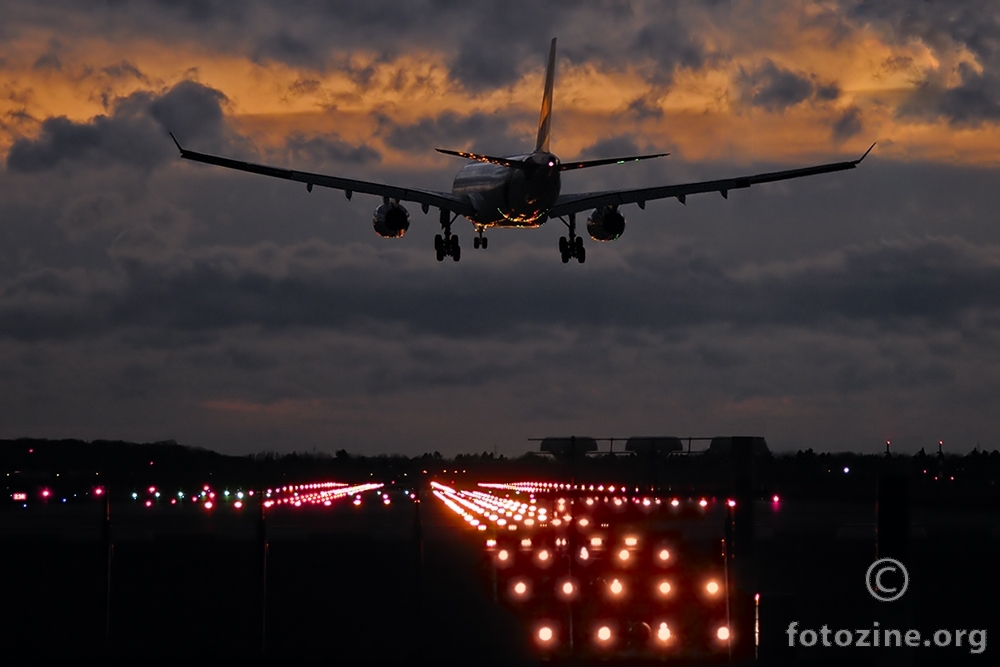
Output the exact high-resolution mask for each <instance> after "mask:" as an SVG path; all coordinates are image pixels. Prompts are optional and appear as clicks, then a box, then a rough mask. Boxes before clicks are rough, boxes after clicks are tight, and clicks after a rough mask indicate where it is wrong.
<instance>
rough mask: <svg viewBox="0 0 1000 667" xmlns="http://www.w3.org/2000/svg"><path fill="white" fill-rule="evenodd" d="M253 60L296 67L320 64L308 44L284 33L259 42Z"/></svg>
mask: <svg viewBox="0 0 1000 667" xmlns="http://www.w3.org/2000/svg"><path fill="white" fill-rule="evenodd" d="M253 59H254V60H255V61H258V62H260V61H266V60H272V61H277V62H282V63H287V64H289V65H298V66H315V65H316V64H317V63H318V62H321V61H319V60H318V59H317V54H316V53H314V52H313V49H312V48H311V47H310V46H309V44H307V43H306V42H304V41H303V40H301V39H298V38H296V37H293V36H292V35H290V34H288V33H287V32H284V31H281V32H278V33H277V34H275V35H272V36H270V37H267V38H265V39H263V40H261V41H260V42H259V44H258V46H257V49H256V50H255V51H254V54H253Z"/></svg>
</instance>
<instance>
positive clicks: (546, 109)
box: [535, 37, 556, 153]
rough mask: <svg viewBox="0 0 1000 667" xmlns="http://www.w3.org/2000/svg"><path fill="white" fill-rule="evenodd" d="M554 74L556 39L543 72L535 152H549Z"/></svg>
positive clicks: (553, 40)
mask: <svg viewBox="0 0 1000 667" xmlns="http://www.w3.org/2000/svg"><path fill="white" fill-rule="evenodd" d="M555 73H556V38H555V37H553V38H552V45H551V46H550V47H549V65H548V67H547V68H546V70H545V94H544V96H543V97H542V111H541V113H540V114H539V116H538V139H537V140H536V141H535V151H536V152H537V151H544V152H546V153H548V152H549V131H550V129H551V126H552V80H553V78H554V77H555Z"/></svg>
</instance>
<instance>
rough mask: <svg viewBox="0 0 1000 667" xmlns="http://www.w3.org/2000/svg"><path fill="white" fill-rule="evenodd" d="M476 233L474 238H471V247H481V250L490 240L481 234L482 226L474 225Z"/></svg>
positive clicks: (484, 248)
mask: <svg viewBox="0 0 1000 667" xmlns="http://www.w3.org/2000/svg"><path fill="white" fill-rule="evenodd" d="M476 233H477V234H478V235H479V236H477V237H476V238H474V239H472V247H473V248H482V249H483V250H486V246H487V245H488V244H489V242H490V240H489V239H488V238H486V237H485V236H483V228H482V227H476Z"/></svg>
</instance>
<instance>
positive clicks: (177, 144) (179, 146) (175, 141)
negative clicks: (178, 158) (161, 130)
mask: <svg viewBox="0 0 1000 667" xmlns="http://www.w3.org/2000/svg"><path fill="white" fill-rule="evenodd" d="M167 134H169V135H170V138H171V139H173V140H174V145H175V146H177V150H179V151H180V152H181V155H182V156H183V155H184V149H183V148H181V144H180V142H179V141H177V137H175V136H174V133H173V132H167Z"/></svg>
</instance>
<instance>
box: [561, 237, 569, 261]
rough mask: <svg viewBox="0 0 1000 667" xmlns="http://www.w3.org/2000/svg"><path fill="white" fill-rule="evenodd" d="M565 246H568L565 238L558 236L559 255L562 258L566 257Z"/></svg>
mask: <svg viewBox="0 0 1000 667" xmlns="http://www.w3.org/2000/svg"><path fill="white" fill-rule="evenodd" d="M567 245H568V244H567V243H566V237H565V236H560V237H559V253H560V254H561V255H562V256H563V257H566V255H567V252H566V251H567ZM563 261H566V260H563Z"/></svg>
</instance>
